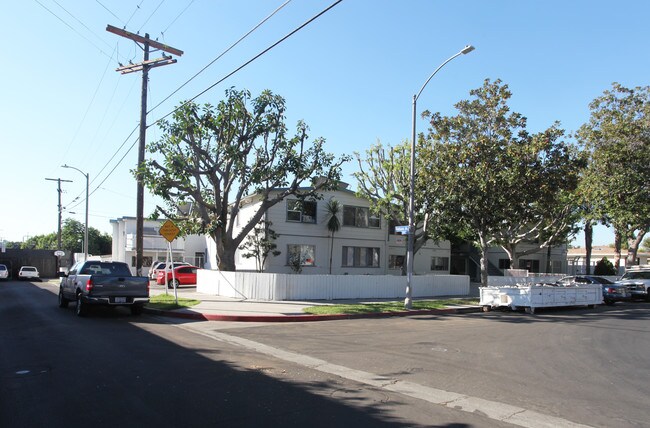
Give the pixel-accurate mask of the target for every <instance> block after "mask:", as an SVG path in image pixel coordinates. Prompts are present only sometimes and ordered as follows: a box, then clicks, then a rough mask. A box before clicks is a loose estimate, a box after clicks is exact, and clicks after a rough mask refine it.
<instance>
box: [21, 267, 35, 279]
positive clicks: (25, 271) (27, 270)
mask: <svg viewBox="0 0 650 428" xmlns="http://www.w3.org/2000/svg"><path fill="white" fill-rule="evenodd" d="M18 279H40V276H39V273H38V269H36V268H35V267H34V266H21V267H20V270H19V271H18Z"/></svg>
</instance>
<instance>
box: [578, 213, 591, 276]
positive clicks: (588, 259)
mask: <svg viewBox="0 0 650 428" xmlns="http://www.w3.org/2000/svg"><path fill="white" fill-rule="evenodd" d="M593 242H594V225H593V223H592V222H591V221H586V222H585V275H591V249H592V245H593ZM576 273H577V272H576Z"/></svg>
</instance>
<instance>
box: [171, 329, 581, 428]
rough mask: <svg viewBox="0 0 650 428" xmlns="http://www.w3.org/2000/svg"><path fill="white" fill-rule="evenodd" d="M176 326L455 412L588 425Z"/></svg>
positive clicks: (546, 427) (540, 426) (531, 427)
mask: <svg viewBox="0 0 650 428" xmlns="http://www.w3.org/2000/svg"><path fill="white" fill-rule="evenodd" d="M176 326H177V327H178V328H182V329H185V330H188V331H191V332H193V333H197V334H200V335H203V336H206V337H209V338H212V339H214V340H218V341H221V342H225V343H228V344H231V345H235V346H240V347H243V348H246V349H249V350H252V351H255V352H259V353H261V354H265V355H268V356H272V357H274V358H278V359H281V360H284V361H287V362H291V363H294V364H299V365H301V366H304V367H308V368H310V369H313V370H318V371H320V372H323V373H328V374H332V375H336V376H340V377H342V378H345V379H349V380H352V381H355V382H359V383H362V384H365V385H370V386H373V387H375V388H379V389H382V390H384V391H390V392H393V393H398V394H402V395H405V396H408V397H412V398H417V399H419V400H424V401H426V402H429V403H432V404H435V405H439V406H444V407H447V408H450V409H454V410H458V411H463V412H468V413H473V414H481V415H483V416H484V417H486V418H490V419H493V420H496V421H500V422H505V423H509V424H512V425H516V426H521V427H527V428H551V427H553V428H556V427H569V428H573V427H576V428H577V427H589V426H588V425H582V424H578V423H575V422H571V421H569V420H566V419H563V418H559V417H556V416H550V415H545V414H542V413H539V412H535V411H532V410H528V409H524V408H521V407H517V406H512V405H509V404H506V403H500V402H497V401H490V400H485V399H482V398H478V397H472V396H469V395H465V394H458V393H455V392H451V391H445V390H442V389H437V388H432V387H430V386H425V385H420V384H417V383H414V382H408V381H403V380H400V379H397V378H391V377H386V376H381V375H377V374H374V373H369V372H365V371H362V370H356V369H351V368H349V367H345V366H341V365H337V364H331V363H329V362H327V361H324V360H321V359H319V358H314V357H310V356H307V355H302V354H298V353H295V352H289V351H285V350H283V349H279V348H275V347H272V346H268V345H265V344H263V343H259V342H255V341H252V340H249V339H244V338H241V337H237V336H232V335H229V334H226V333H223V332H220V331H213V330H204V329H199V328H196V327H194V326H193V325H192V324H177V325H176Z"/></svg>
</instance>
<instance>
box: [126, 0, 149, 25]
mask: <svg viewBox="0 0 650 428" xmlns="http://www.w3.org/2000/svg"><path fill="white" fill-rule="evenodd" d="M142 3H144V0H142V1H141V2H140V4H138V5H136V6H135V10H134V11H133V13H132V14H131V16H130V17H129V19H128V21H126V23H124V27H123V28H124V29H126V27H127V26H128V25H129V22H131V19H133V15H135V13H136V12H137V11H138V10H139V9H140V6H142Z"/></svg>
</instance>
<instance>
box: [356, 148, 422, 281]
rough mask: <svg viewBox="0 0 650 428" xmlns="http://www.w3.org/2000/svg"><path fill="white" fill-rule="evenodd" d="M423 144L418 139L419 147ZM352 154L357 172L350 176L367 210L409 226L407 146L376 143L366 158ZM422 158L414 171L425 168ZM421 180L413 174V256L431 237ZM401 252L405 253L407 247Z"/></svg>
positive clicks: (419, 157)
mask: <svg viewBox="0 0 650 428" xmlns="http://www.w3.org/2000/svg"><path fill="white" fill-rule="evenodd" d="M423 144H424V143H423V141H422V138H420V142H419V143H418V145H419V146H422V145H423ZM416 150H418V152H419V151H420V149H416ZM354 155H355V157H356V159H357V162H358V165H359V171H358V172H356V173H354V174H353V175H354V177H355V178H356V179H357V182H358V190H357V194H358V195H359V196H361V197H363V198H365V199H367V200H368V201H370V209H371V210H372V211H373V212H374V213H376V214H381V215H382V216H384V217H385V218H387V219H391V220H395V221H396V223H398V224H402V225H406V224H408V220H409V196H410V193H411V182H410V177H411V167H410V165H411V163H410V162H411V161H410V156H411V147H410V144H409V143H406V142H405V143H402V144H400V145H398V146H396V147H392V146H390V145H387V146H383V145H382V144H381V143H379V142H378V143H377V144H375V145H374V146H372V147H371V148H370V149H368V150H366V156H365V158H362V157H361V155H360V154H359V153H356V152H355V154H354ZM421 159H422V156H421V155H420V156H418V157H416V169H415V170H416V171H421V169H422V168H424V165H423V163H422V162H420V160H421ZM420 177H421V175H420V174H416V176H415V186H414V188H415V192H414V214H415V217H414V225H415V234H414V235H413V238H414V240H413V254H416V253H417V251H418V250H419V249H420V248H422V246H423V245H424V244H425V243H426V241H427V240H428V239H429V238H430V236H429V233H428V230H427V223H428V219H429V212H428V210H427V206H426V204H425V202H426V198H425V193H426V192H427V186H426V183H424V182H423V181H422V180H421V179H420ZM404 250H405V251H406V248H405V249H404ZM405 267H406V266H405V265H404V266H402V270H403V273H406V272H405V271H404V269H405Z"/></svg>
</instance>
